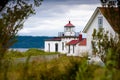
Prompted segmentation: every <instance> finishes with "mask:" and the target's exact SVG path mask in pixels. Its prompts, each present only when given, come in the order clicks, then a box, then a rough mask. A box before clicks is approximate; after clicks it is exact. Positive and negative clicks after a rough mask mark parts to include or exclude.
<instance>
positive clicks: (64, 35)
mask: <svg viewBox="0 0 120 80" xmlns="http://www.w3.org/2000/svg"><path fill="white" fill-rule="evenodd" d="M78 46H79V48H86V47H85V46H86V39H84V38H82V34H81V35H80V36H79V33H78V32H75V26H74V25H73V24H71V22H70V21H69V23H68V24H66V25H65V26H64V32H59V33H58V37H54V38H52V39H49V40H45V48H44V50H45V51H46V52H60V53H64V54H67V55H73V56H77V55H79V52H83V50H82V49H81V51H80V50H78ZM80 46H81V47H80ZM82 46H83V47H82ZM84 50H85V49H84ZM78 51H79V52H78Z"/></svg>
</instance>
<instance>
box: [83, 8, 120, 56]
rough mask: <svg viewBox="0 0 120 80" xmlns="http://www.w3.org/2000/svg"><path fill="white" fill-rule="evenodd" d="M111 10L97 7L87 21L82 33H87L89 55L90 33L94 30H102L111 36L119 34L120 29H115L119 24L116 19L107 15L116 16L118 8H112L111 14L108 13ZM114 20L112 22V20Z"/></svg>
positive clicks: (90, 45)
mask: <svg viewBox="0 0 120 80" xmlns="http://www.w3.org/2000/svg"><path fill="white" fill-rule="evenodd" d="M110 9H111V8H108V7H98V8H96V10H95V12H94V13H93V15H92V17H91V18H90V20H89V21H88V23H87V25H86V26H85V28H84V30H83V32H84V33H87V50H88V52H89V55H91V54H92V44H91V41H92V33H93V30H94V29H96V30H98V29H100V28H102V29H104V30H105V31H108V32H109V35H110V34H112V35H113V36H115V35H116V32H119V31H120V29H118V28H117V27H116V24H117V25H120V23H117V22H118V21H117V20H118V19H117V18H118V17H115V16H111V15H109V14H113V13H114V14H116V16H117V15H118V8H113V10H112V9H111V10H112V12H110V11H111V10H110ZM113 19H114V20H113Z"/></svg>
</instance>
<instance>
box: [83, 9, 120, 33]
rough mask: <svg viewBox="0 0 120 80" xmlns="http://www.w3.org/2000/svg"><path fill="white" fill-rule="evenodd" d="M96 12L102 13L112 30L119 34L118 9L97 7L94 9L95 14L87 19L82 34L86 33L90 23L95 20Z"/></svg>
mask: <svg viewBox="0 0 120 80" xmlns="http://www.w3.org/2000/svg"><path fill="white" fill-rule="evenodd" d="M98 12H100V13H102V15H103V16H104V17H105V19H106V20H107V21H108V23H109V24H110V25H111V27H112V29H113V30H114V31H115V32H117V33H119V34H120V13H119V11H118V8H106V7H98V8H96V10H95V12H94V13H93V15H92V16H91V18H90V19H89V21H88V23H87V24H86V26H85V28H84V29H83V32H84V33H86V32H87V31H88V29H89V28H90V25H91V23H92V22H93V20H94V19H95V17H96V15H97V14H98Z"/></svg>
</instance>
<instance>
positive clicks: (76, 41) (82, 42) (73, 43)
mask: <svg viewBox="0 0 120 80" xmlns="http://www.w3.org/2000/svg"><path fill="white" fill-rule="evenodd" d="M77 43H79V46H86V38H83V39H82V40H81V41H80V40H72V41H70V42H68V43H67V45H76V44H77Z"/></svg>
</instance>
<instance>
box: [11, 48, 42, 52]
mask: <svg viewBox="0 0 120 80" xmlns="http://www.w3.org/2000/svg"><path fill="white" fill-rule="evenodd" d="M28 49H30V48H10V49H9V50H14V51H20V52H25V51H27V50H28ZM36 49H39V50H44V49H41V48H36Z"/></svg>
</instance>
